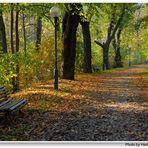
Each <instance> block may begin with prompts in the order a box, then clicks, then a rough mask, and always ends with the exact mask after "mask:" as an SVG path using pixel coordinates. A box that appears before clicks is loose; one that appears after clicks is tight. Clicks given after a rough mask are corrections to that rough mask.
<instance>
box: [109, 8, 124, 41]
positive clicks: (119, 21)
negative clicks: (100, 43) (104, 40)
mask: <svg viewBox="0 0 148 148" xmlns="http://www.w3.org/2000/svg"><path fill="white" fill-rule="evenodd" d="M124 14H125V6H124V7H123V10H122V13H121V15H120V17H119V19H118V22H117V24H116V26H115V28H114V30H113V33H112V35H111V37H110V42H111V40H112V39H113V37H114V35H115V33H116V31H117V29H118V28H119V26H120V24H121V22H122V19H123V16H124Z"/></svg>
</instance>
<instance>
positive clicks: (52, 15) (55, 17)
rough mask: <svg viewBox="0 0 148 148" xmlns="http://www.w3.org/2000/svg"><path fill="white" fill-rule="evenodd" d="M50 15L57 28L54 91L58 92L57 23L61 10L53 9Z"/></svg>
mask: <svg viewBox="0 0 148 148" xmlns="http://www.w3.org/2000/svg"><path fill="white" fill-rule="evenodd" d="M50 15H51V17H53V18H54V27H55V46H54V47H55V69H54V89H55V90H58V66H57V21H58V17H59V16H60V9H59V8H58V7H52V8H51V9H50Z"/></svg>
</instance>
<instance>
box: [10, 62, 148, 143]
mask: <svg viewBox="0 0 148 148" xmlns="http://www.w3.org/2000/svg"><path fill="white" fill-rule="evenodd" d="M146 68H148V65H140V66H135V67H134V68H131V69H128V70H121V71H112V72H107V73H103V74H95V75H94V74H92V75H80V76H78V77H77V79H76V81H67V80H60V86H59V87H60V90H59V91H58V92H57V93H55V92H54V90H53V89H52V83H53V82H48V83H45V84H43V83H42V84H38V85H36V86H34V88H32V89H29V90H25V92H24V93H22V94H18V96H20V95H22V96H23V95H24V96H25V97H27V98H28V100H29V101H30V106H27V107H26V111H27V110H29V109H30V108H32V111H27V114H26V115H25V116H24V117H20V118H19V119H18V118H17V119H14V121H13V122H14V123H15V122H16V124H18V123H21V124H20V127H21V128H22V126H23V127H26V128H25V131H22V135H24V137H25V138H26V139H27V140H39V141H40V140H48V141H61V140H64V141H148V81H147V80H146V78H145V77H144V74H143V70H144V69H146ZM49 88H50V90H49ZM49 96H50V97H49ZM32 98H33V99H32ZM31 99H32V102H31ZM39 100H40V101H41V100H42V102H40V103H36V102H39ZM43 100H44V102H43ZM34 102H35V103H34ZM37 104H38V105H39V106H37ZM43 104H45V105H49V104H50V106H48V107H47V108H46V109H44V110H43V111H40V110H41V109H43V108H41V106H43ZM39 107H40V109H39ZM28 127H29V128H28ZM9 128H12V130H14V128H15V127H12V125H10V127H9ZM25 138H24V139H23V140H26V139H25ZM17 139H19V138H17Z"/></svg>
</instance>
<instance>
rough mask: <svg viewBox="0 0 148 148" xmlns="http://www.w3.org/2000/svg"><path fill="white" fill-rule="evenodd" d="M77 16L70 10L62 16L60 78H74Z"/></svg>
mask: <svg viewBox="0 0 148 148" xmlns="http://www.w3.org/2000/svg"><path fill="white" fill-rule="evenodd" d="M78 23H79V16H78V15H77V14H73V13H72V10H71V11H69V12H66V13H65V15H64V18H63V48H64V49H63V63H62V78H63V79H69V80H74V71H75V56H76V31H77V27H78Z"/></svg>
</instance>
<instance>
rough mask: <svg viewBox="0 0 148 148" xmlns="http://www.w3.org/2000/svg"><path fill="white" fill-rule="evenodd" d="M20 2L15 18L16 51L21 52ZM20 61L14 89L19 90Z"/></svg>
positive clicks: (17, 65)
mask: <svg viewBox="0 0 148 148" xmlns="http://www.w3.org/2000/svg"><path fill="white" fill-rule="evenodd" d="M18 5H19V4H18V3H17V4H16V20H15V35H16V53H18V52H19V30H18V23H19V10H18ZM19 71H20V67H19V63H17V64H16V74H17V76H16V81H15V88H14V91H18V90H19Z"/></svg>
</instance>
